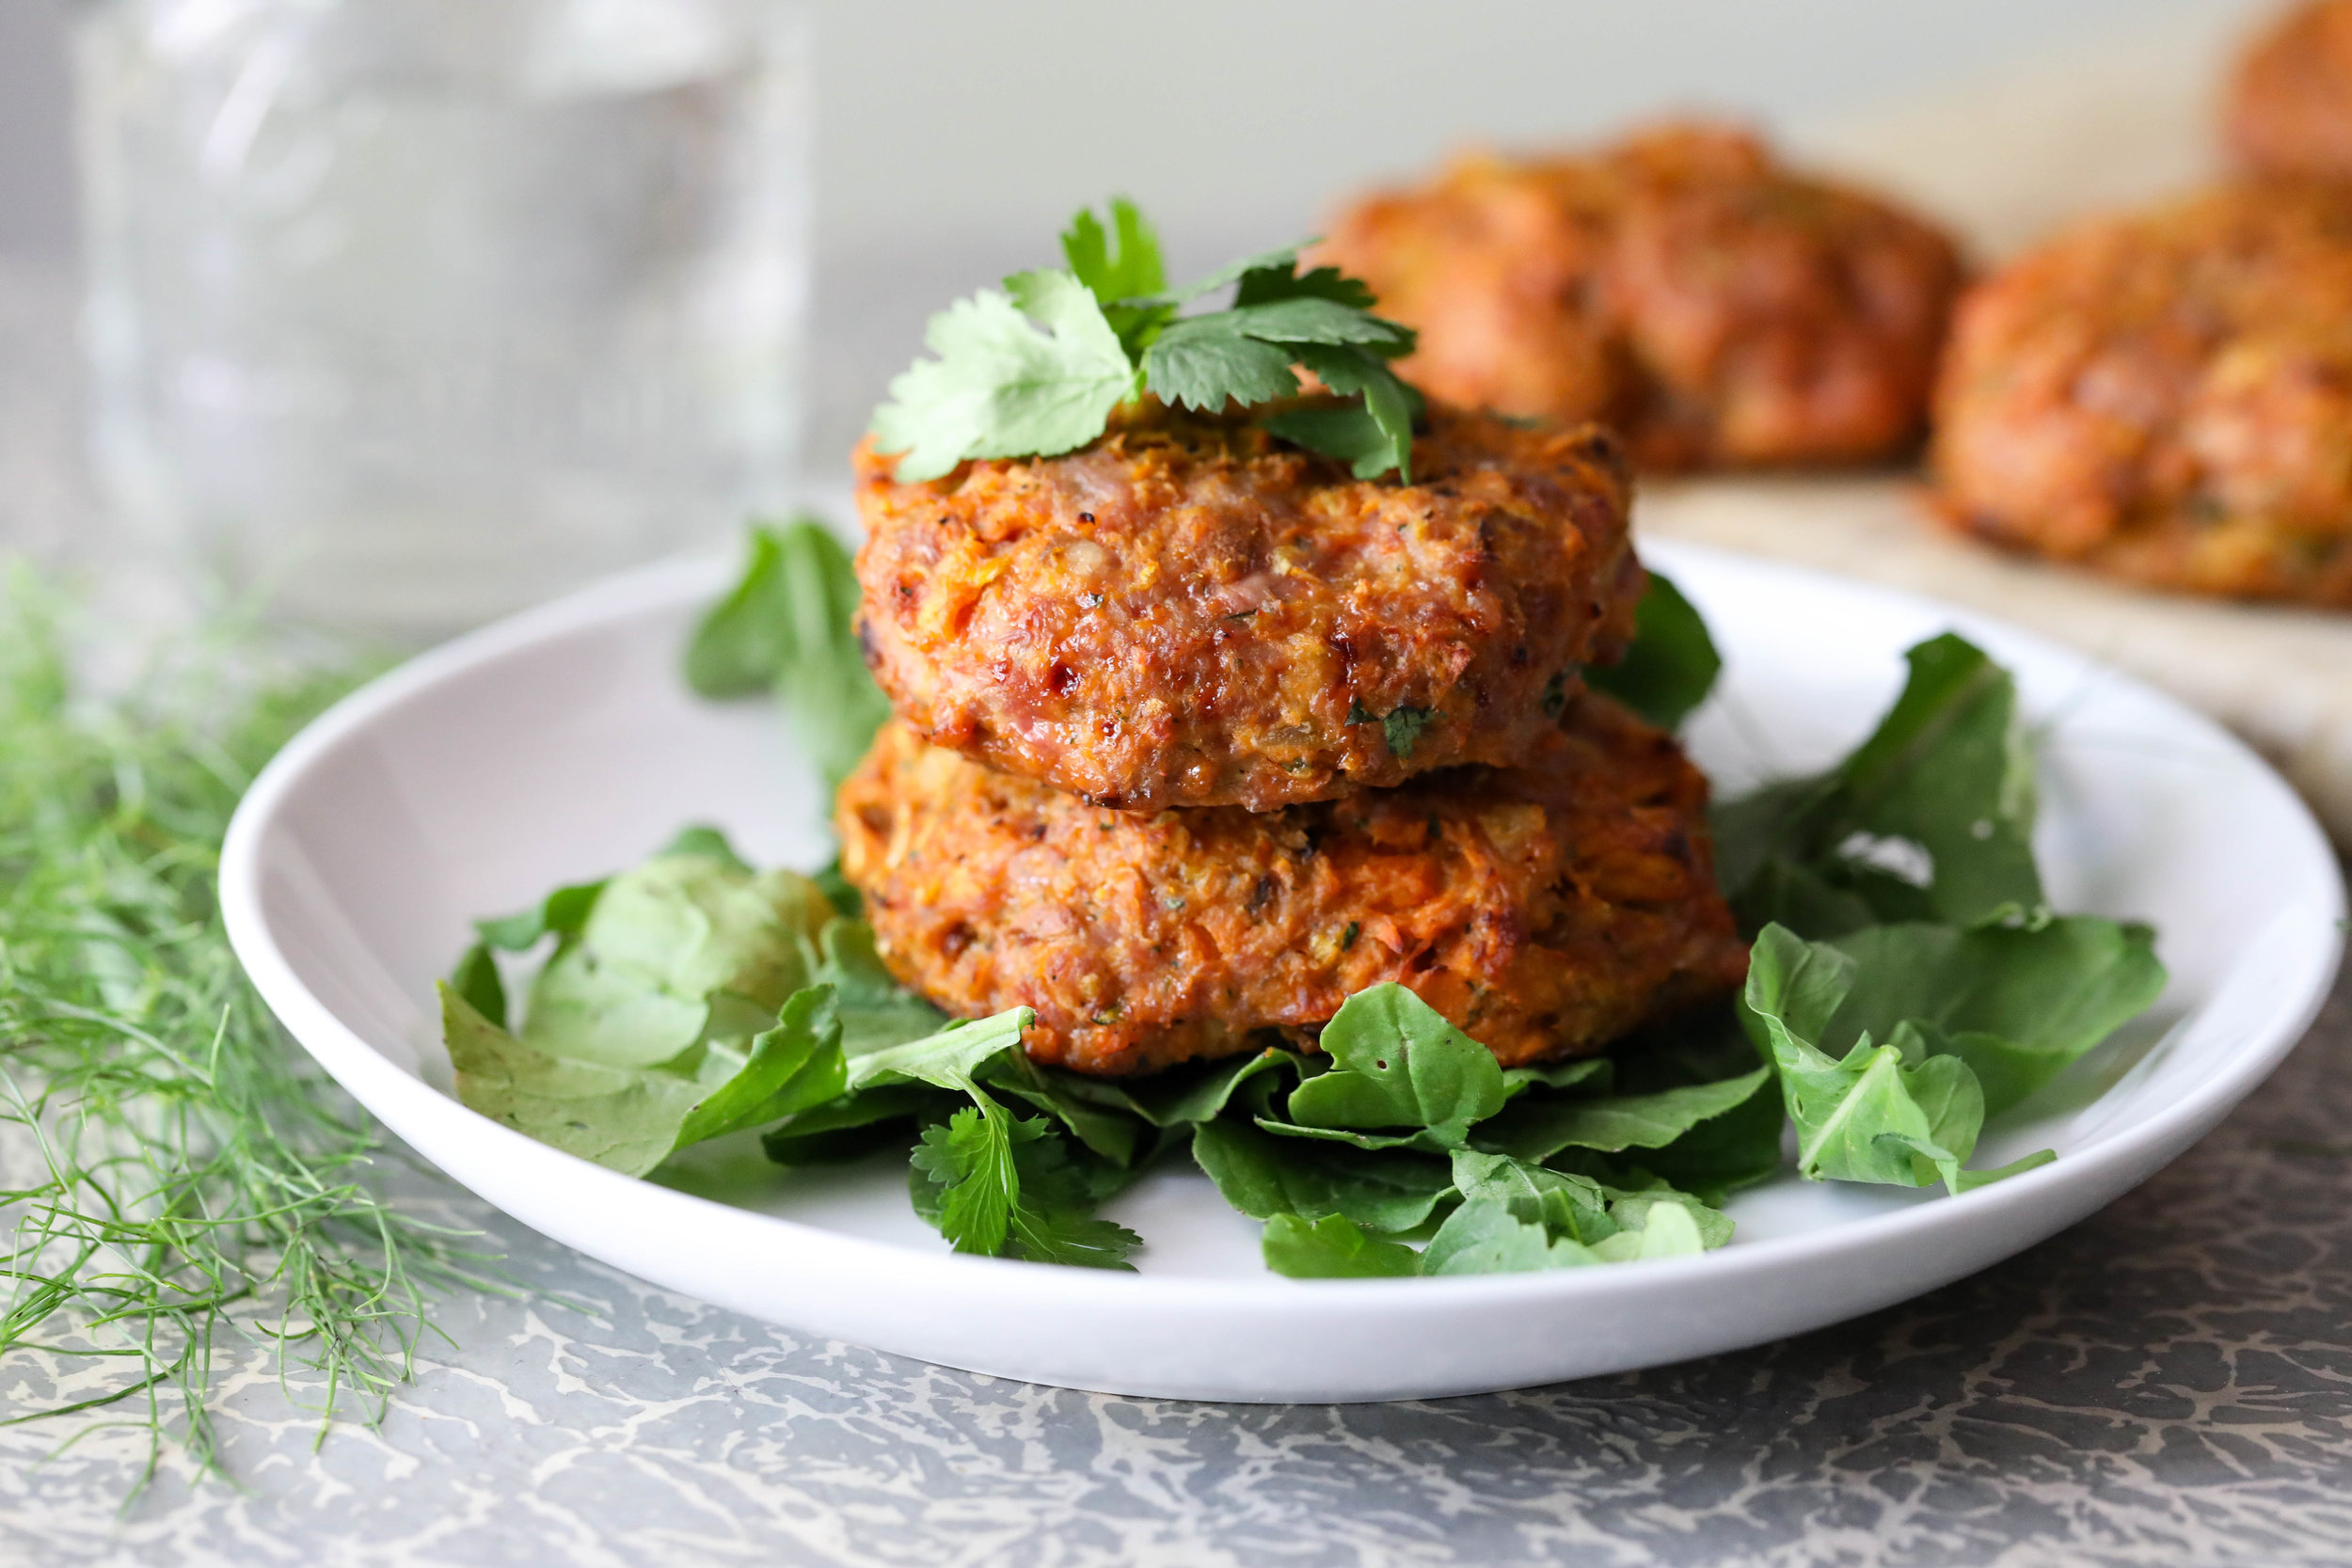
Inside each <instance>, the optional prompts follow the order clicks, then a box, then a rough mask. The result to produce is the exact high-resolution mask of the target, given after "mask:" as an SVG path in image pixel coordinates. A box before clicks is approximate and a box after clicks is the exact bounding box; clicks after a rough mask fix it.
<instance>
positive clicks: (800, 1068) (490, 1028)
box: [440, 985, 843, 1176]
mask: <svg viewBox="0 0 2352 1568" xmlns="http://www.w3.org/2000/svg"><path fill="white" fill-rule="evenodd" d="M440 997H441V1026H442V1037H443V1038H444V1039H445V1040H446V1041H447V1043H448V1046H449V1053H450V1061H451V1063H452V1065H453V1067H454V1068H455V1069H456V1075H457V1097H458V1099H459V1101H462V1102H463V1103H464V1104H466V1105H467V1106H469V1107H470V1108H471V1109H473V1110H476V1111H479V1112H481V1113H482V1114H483V1115H484V1116H486V1117H490V1118H492V1119H493V1120H495V1121H500V1122H502V1123H504V1124H505V1125H507V1126H509V1127H512V1128H514V1129H515V1130H516V1131H517V1132H524V1133H527V1134H529V1135H530V1136H532V1137H533V1138H536V1139H538V1140H539V1141H540V1142H541V1143H545V1144H550V1145H552V1146H554V1147H555V1148H561V1149H563V1150H564V1151H565V1152H566V1153H570V1154H577V1155H580V1157H581V1158H583V1159H587V1160H593V1161H595V1162H596V1164H600V1165H607V1166H610V1167H611V1168H612V1169H614V1170H618V1171H621V1172H624V1173H625V1174H627V1175H630V1176H643V1175H644V1173H645V1172H647V1171H649V1170H651V1169H653V1168H654V1167H655V1166H656V1165H658V1164H660V1163H661V1162H662V1161H663V1160H665V1159H667V1158H668V1157H669V1155H670V1154H671V1153H672V1152H673V1151H674V1150H675V1149H678V1148H684V1147H685V1146H686V1145H688V1144H691V1143H697V1142H700V1141H702V1140H703V1139H706V1138H713V1137H717V1136H719V1135H721V1134H722V1133H725V1132H736V1131H738V1130H739V1129H741V1128H745V1127H752V1126H756V1125H758V1124H759V1123H760V1122H761V1121H767V1120H773V1119H775V1118H776V1117H781V1116H785V1115H787V1114H789V1113H790V1112H791V1111H793V1110H795V1109H798V1108H800V1107H802V1106H803V1105H810V1104H815V1103H817V1102H818V1101H824V1100H827V1099H830V1098H832V1097H833V1096H834V1095H835V1094H837V1093H838V1092H839V1087H838V1085H839V1084H840V1082H841V1079H842V1076H843V1064H842V1060H841V1051H840V1045H839V1041H838V1031H837V1029H834V1028H833V1027H832V1026H831V1020H830V1019H829V1017H828V1016H827V1003H828V1001H829V998H828V997H827V996H826V995H825V994H824V993H823V992H822V991H821V990H819V991H813V992H803V993H802V994H801V995H800V996H797V997H795V998H794V999H793V1003H794V1006H787V1009H786V1018H785V1020H784V1021H783V1022H781V1023H780V1024H779V1025H778V1026H777V1027H776V1028H775V1029H772V1030H770V1031H769V1032H767V1033H766V1034H763V1035H761V1036H759V1037H756V1038H755V1040H754V1041H753V1042H752V1049H751V1051H750V1053H748V1054H742V1053H735V1052H732V1051H728V1050H726V1049H725V1048H723V1047H719V1046H707V1045H706V1046H703V1047H700V1048H698V1049H693V1050H690V1051H689V1052H688V1053H684V1054H682V1055H681V1056H680V1057H679V1058H678V1059H676V1060H675V1061H672V1062H669V1063H664V1064H660V1065H659V1066H653V1067H640V1068H631V1067H615V1066H611V1065H607V1064H604V1063H599V1062H591V1061H580V1060H576V1059H573V1058H569V1057H564V1056H558V1055H554V1054H552V1053H548V1052H545V1051H542V1050H539V1049H537V1048H536V1047H534V1046H532V1045H531V1044H530V1043H529V1042H527V1041H524V1040H519V1039H516V1037H514V1036H512V1035H510V1034H508V1033H507V1032H506V1031H505V1030H504V1029H501V1028H500V1027H499V1026H498V1025H496V1024H495V1023H493V1022H490V1021H489V1020H488V1019H486V1018H485V1017H484V1016H483V1015H482V1014H481V1013H479V1012H477V1011H476V1010H475V1009H474V1007H473V1006H472V1005H471V1004H470V1003H469V1002H468V1001H467V1000H466V999H465V998H464V997H462V996H460V995H459V994H458V993H457V992H456V991H455V990H452V989H451V988H450V987H448V986H446V985H444V986H442V987H441V988H440Z"/></svg>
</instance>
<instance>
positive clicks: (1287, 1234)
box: [1259, 1214, 1421, 1279]
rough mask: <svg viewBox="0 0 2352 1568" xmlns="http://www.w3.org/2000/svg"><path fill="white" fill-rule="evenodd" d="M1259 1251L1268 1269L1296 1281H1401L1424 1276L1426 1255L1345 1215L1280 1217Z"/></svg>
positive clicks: (1267, 1226) (1271, 1222)
mask: <svg viewBox="0 0 2352 1568" xmlns="http://www.w3.org/2000/svg"><path fill="white" fill-rule="evenodd" d="M1259 1246H1260V1248H1261V1250H1262V1251H1263V1255H1264V1257H1265V1266H1266V1267H1267V1268H1269V1269H1272V1270H1273V1271H1274V1272H1275V1273H1276V1274H1279V1275H1285V1276H1287V1277H1289V1278H1291V1279H1395V1278H1399V1277H1402V1276H1404V1275H1413V1274H1418V1273H1420V1272H1421V1255H1420V1254H1419V1253H1417V1252H1415V1251H1414V1250H1413V1249H1412V1248H1411V1247H1408V1246H1406V1245H1405V1244H1404V1243H1401V1242H1384V1241H1381V1240H1379V1239H1377V1238H1375V1236H1373V1235H1372V1234H1371V1233H1370V1232H1369V1231H1367V1230H1365V1229H1364V1227H1362V1226H1360V1225H1358V1224H1357V1223H1356V1222H1355V1221H1354V1220H1351V1219H1348V1218H1347V1217H1346V1216H1344V1215H1342V1214H1326V1215H1324V1216H1323V1217H1322V1218H1321V1219H1314V1220H1308V1219H1301V1218H1299V1217H1298V1216H1297V1215H1296V1214H1276V1215H1274V1216H1273V1217H1272V1218H1270V1219H1268V1220H1267V1221H1266V1222H1265V1236H1264V1238H1263V1241H1261V1242H1260V1243H1259Z"/></svg>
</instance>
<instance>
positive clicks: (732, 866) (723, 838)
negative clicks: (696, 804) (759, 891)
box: [661, 822, 755, 877]
mask: <svg viewBox="0 0 2352 1568" xmlns="http://www.w3.org/2000/svg"><path fill="white" fill-rule="evenodd" d="M661 853H662V854H665V855H704V856H707V857H708V858H709V859H711V860H714V861H717V862H718V863H720V864H722V865H723V866H725V867H727V868H728V869H729V870H731V871H740V872H742V873H743V874H744V875H745V876H747V877H749V876H753V875H755V873H754V871H753V870H752V863H751V862H749V861H747V860H745V859H744V858H743V857H742V856H741V855H739V854H737V853H736V852H735V846H734V845H732V844H730V843H728V842H727V835H726V834H725V833H723V832H720V831H719V830H718V829H716V828H714V827H712V826H711V825H710V824H709V823H707V822H693V823H689V824H688V825H687V826H685V827H683V828H680V829H679V830H678V831H677V836H676V837H675V838H673V839H672V840H670V842H669V843H668V844H666V845H664V846H663V847H662V848H661Z"/></svg>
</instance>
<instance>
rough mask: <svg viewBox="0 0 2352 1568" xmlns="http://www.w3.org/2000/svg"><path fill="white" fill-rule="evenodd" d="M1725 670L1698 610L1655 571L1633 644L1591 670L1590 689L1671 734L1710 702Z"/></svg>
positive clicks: (1587, 680)
mask: <svg viewBox="0 0 2352 1568" xmlns="http://www.w3.org/2000/svg"><path fill="white" fill-rule="evenodd" d="M1723 667H1724V659H1723V655H1721V654H1720V653H1718V652H1716V651H1715V640H1714V638H1713V637H1711V636H1709V635H1708V630H1707V622H1706V620H1705V619H1704V618H1702V617H1701V616H1700V614H1699V612H1698V609H1697V607H1696V606H1694V605H1692V603H1691V601H1690V600H1689V599H1686V598H1684V597H1683V596H1682V590H1680V589H1679V588H1677V587H1676V586H1675V585H1674V583H1673V581H1672V580H1671V579H1670V578H1667V577H1665V576H1664V575H1663V574H1662V573H1659V572H1652V573H1650V575H1649V586H1648V588H1647V589H1645V591H1644V592H1643V594H1642V602H1641V604H1640V606H1639V607H1638V609H1637V610H1635V622H1634V630H1633V642H1632V645H1631V646H1629V648H1627V649H1626V651H1625V657H1623V658H1621V659H1619V660H1618V661H1617V662H1616V663H1614V664H1611V665H1605V666H1597V667H1595V668H1593V669H1589V670H1587V671H1585V672H1584V684H1585V685H1587V686H1589V687H1591V688H1592V689H1594V690H1596V691H1599V692H1602V693H1604V694H1606V695H1608V696H1611V697H1614V698H1615V699H1616V700H1617V701H1618V702H1621V703H1623V704H1624V705H1626V706H1628V707H1629V708H1631V709H1632V710H1633V711H1634V712H1636V713H1638V714H1640V715H1641V716H1642V717H1643V718H1645V719H1646V720H1648V721H1650V722H1651V723H1653V724H1656V725H1657V726H1659V727H1660V728H1661V729H1668V730H1671V729H1676V728H1678V727H1680V725H1681V723H1682V721H1683V720H1685V719H1687V718H1689V717H1690V716H1691V714H1692V712H1693V711H1695V710H1696V709H1697V707H1698V705H1700V704H1701V703H1704V702H1706V701H1707V694H1708V692H1709V691H1712V690H1713V689H1715V677H1716V676H1717V675H1718V674H1720V673H1722V672H1723Z"/></svg>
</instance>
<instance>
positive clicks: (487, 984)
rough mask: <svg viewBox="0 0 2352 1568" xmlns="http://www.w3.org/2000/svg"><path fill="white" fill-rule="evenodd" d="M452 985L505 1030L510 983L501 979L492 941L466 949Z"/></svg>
mask: <svg viewBox="0 0 2352 1568" xmlns="http://www.w3.org/2000/svg"><path fill="white" fill-rule="evenodd" d="M449 985H450V989H451V990H453V991H455V992H456V993H457V994H458V995H460V996H462V997H464V998H465V999H466V1005H467V1006H469V1007H471V1008H472V1009H473V1010H474V1011H475V1012H477V1013H480V1014H481V1015H482V1016H483V1017H484V1018H485V1019H487V1020H488V1021H489V1022H492V1023H495V1024H497V1025H498V1026H499V1027H500V1028H501V1029H503V1028H505V1027H506V982H505V981H504V980H503V979H501V978H500V976H499V966H498V960H497V959H496V958H492V957H491V956H490V944H489V943H488V942H475V943H474V944H473V945H472V946H471V947H469V948H467V949H466V952H465V955H464V957H462V958H459V959H458V960H457V967H456V968H455V969H454V970H453V971H451V973H450V977H449Z"/></svg>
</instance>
